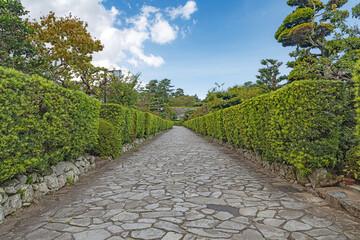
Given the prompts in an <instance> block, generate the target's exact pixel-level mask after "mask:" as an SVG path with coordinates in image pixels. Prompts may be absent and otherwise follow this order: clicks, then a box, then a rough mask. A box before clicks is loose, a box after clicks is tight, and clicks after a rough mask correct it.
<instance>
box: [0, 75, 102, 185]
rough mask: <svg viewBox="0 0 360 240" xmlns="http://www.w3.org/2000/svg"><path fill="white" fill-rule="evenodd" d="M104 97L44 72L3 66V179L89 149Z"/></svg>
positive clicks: (0, 142)
mask: <svg viewBox="0 0 360 240" xmlns="http://www.w3.org/2000/svg"><path fill="white" fill-rule="evenodd" d="M99 110H100V102H99V101H97V100H95V99H93V98H90V97H88V96H86V95H85V94H83V93H80V92H74V91H71V90H67V89H64V88H62V87H59V86H55V85H54V83H53V82H51V81H48V80H45V79H43V78H41V77H39V76H36V75H34V76H29V75H25V74H22V73H20V72H17V71H15V70H8V69H4V68H0V112H1V114H0V129H1V138H0V181H4V180H6V179H8V178H11V177H12V176H14V175H15V174H18V173H23V172H26V171H28V170H43V169H45V168H46V167H47V166H49V165H52V164H55V163H57V162H59V161H62V160H64V159H65V160H66V159H73V158H75V157H77V156H80V155H83V154H84V153H85V151H89V150H90V149H91V148H92V146H93V144H94V143H96V141H97V136H98V125H99V124H98V121H99Z"/></svg>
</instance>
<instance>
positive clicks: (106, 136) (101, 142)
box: [94, 118, 122, 158]
mask: <svg viewBox="0 0 360 240" xmlns="http://www.w3.org/2000/svg"><path fill="white" fill-rule="evenodd" d="M121 150H122V149H121V142H120V140H119V136H118V131H117V129H116V127H115V126H114V125H112V124H111V123H110V122H108V121H106V120H104V119H102V118H100V119H99V138H98V142H97V144H96V145H95V146H94V154H95V155H97V156H101V157H108V156H111V157H113V158H117V157H118V156H119V155H120V154H121Z"/></svg>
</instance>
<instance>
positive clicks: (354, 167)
mask: <svg viewBox="0 0 360 240" xmlns="http://www.w3.org/2000/svg"><path fill="white" fill-rule="evenodd" d="M354 81H355V90H356V96H355V101H356V110H357V121H358V124H357V125H356V135H357V136H358V137H360V61H358V62H357V64H356V65H355V70H354ZM347 160H348V161H347V167H348V170H349V171H350V172H352V174H353V175H354V177H355V178H357V179H360V145H358V146H356V147H354V148H353V149H352V151H350V153H349V154H348V155H347Z"/></svg>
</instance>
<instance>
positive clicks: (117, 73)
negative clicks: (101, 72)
mask: <svg viewBox="0 0 360 240" xmlns="http://www.w3.org/2000/svg"><path fill="white" fill-rule="evenodd" d="M108 72H109V73H110V74H112V75H113V76H114V77H116V78H121V77H122V75H123V74H122V71H121V70H115V69H114V70H109V71H108Z"/></svg>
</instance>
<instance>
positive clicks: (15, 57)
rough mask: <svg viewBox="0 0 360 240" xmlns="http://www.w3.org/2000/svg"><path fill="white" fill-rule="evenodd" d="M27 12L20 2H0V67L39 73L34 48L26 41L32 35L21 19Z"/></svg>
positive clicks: (5, 0) (13, 0)
mask: <svg viewBox="0 0 360 240" xmlns="http://www.w3.org/2000/svg"><path fill="white" fill-rule="evenodd" d="M27 13H28V11H26V10H25V9H24V7H23V6H22V5H21V3H20V1H16V0H0V30H1V31H0V66H4V67H9V68H15V69H17V70H19V71H22V72H25V73H30V74H31V73H39V72H38V71H37V65H38V64H39V63H41V61H44V59H42V58H37V57H35V56H36V48H35V47H34V46H33V45H32V44H31V42H30V40H29V39H28V38H29V36H31V35H32V34H33V31H32V29H31V28H30V27H29V26H28V22H27V21H26V20H24V19H23V18H22V17H23V16H24V15H26V14H27Z"/></svg>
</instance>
